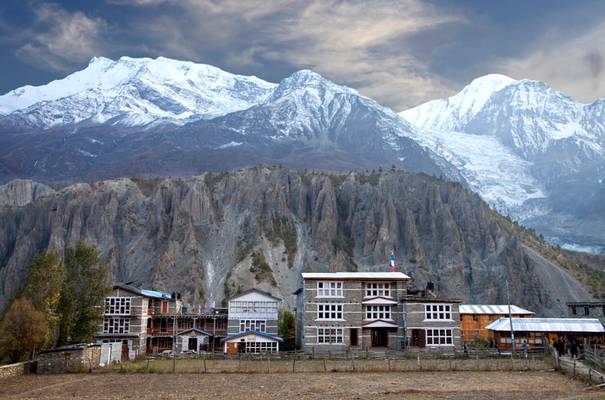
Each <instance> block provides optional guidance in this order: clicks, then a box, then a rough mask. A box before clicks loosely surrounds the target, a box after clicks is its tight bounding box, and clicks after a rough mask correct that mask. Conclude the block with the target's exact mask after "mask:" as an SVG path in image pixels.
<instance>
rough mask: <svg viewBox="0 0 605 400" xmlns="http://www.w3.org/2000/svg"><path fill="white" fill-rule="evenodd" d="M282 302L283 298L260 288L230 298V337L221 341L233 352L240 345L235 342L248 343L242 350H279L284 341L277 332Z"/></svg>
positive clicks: (248, 351)
mask: <svg viewBox="0 0 605 400" xmlns="http://www.w3.org/2000/svg"><path fill="white" fill-rule="evenodd" d="M280 303H281V299H280V298H278V297H275V296H273V295H272V294H270V293H267V292H264V291H262V290H258V289H250V290H246V291H244V292H242V293H239V294H237V295H235V296H233V297H232V298H230V299H229V302H228V311H227V319H228V322H227V337H225V338H224V339H223V340H222V341H221V342H222V343H223V344H224V351H225V352H227V353H232V352H233V351H234V349H235V348H236V346H235V344H234V343H245V349H243V350H240V351H244V352H247V353H257V352H267V351H268V352H275V351H279V342H281V341H282V339H281V338H279V337H278V336H277V323H278V318H279V304H280ZM255 343H257V344H255ZM257 348H258V351H257V350H256V349H257Z"/></svg>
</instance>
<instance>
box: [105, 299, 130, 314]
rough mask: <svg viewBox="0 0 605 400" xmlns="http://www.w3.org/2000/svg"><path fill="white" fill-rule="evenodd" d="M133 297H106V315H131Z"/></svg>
mask: <svg viewBox="0 0 605 400" xmlns="http://www.w3.org/2000/svg"><path fill="white" fill-rule="evenodd" d="M131 303H132V297H105V314H106V315H130V304H131Z"/></svg>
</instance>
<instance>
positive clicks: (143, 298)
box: [96, 284, 172, 359]
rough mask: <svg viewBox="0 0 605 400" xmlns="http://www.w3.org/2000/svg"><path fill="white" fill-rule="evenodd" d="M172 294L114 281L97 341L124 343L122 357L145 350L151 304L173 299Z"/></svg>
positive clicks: (106, 301) (126, 357)
mask: <svg viewBox="0 0 605 400" xmlns="http://www.w3.org/2000/svg"><path fill="white" fill-rule="evenodd" d="M171 297H172V296H171V295H170V294H168V293H163V292H158V291H146V290H142V289H139V288H136V287H133V286H130V285H125V284H117V285H114V286H113V288H112V290H111V292H110V293H109V295H108V296H107V297H105V312H104V314H103V321H102V322H101V325H100V327H99V333H98V334H97V337H96V338H97V342H98V343H122V358H123V359H129V358H133V357H135V356H136V355H138V354H141V353H145V351H146V341H147V326H148V324H149V322H150V319H151V313H150V312H149V308H150V306H151V304H152V303H153V302H154V301H165V302H170V300H171Z"/></svg>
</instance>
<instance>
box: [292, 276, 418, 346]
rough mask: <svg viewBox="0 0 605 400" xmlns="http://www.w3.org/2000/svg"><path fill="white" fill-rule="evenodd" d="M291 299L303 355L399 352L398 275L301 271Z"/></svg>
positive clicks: (402, 288) (401, 279)
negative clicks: (300, 282) (294, 297)
mask: <svg viewBox="0 0 605 400" xmlns="http://www.w3.org/2000/svg"><path fill="white" fill-rule="evenodd" d="M302 278H303V287H302V290H298V291H297V292H296V293H297V295H298V299H297V314H298V315H297V319H298V323H297V325H298V329H297V341H298V342H299V343H300V345H301V347H302V348H303V349H304V350H305V351H306V352H314V353H318V352H328V351H335V350H348V349H352V350H361V349H369V348H378V349H387V348H388V349H401V348H402V345H403V336H404V329H403V321H402V304H401V303H400V300H401V299H404V298H405V297H406V286H407V282H408V281H409V279H410V278H409V277H408V276H407V275H405V274H404V273H401V272H333V273H321V272H318V273H303V274H302Z"/></svg>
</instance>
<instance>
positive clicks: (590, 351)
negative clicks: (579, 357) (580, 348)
mask: <svg viewBox="0 0 605 400" xmlns="http://www.w3.org/2000/svg"><path fill="white" fill-rule="evenodd" d="M584 357H585V358H586V359H587V360H588V361H590V362H592V363H594V364H595V365H596V366H597V367H598V368H600V369H605V356H604V355H603V349H601V348H600V347H597V345H594V346H592V347H589V346H587V347H586V348H585V349H584Z"/></svg>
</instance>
